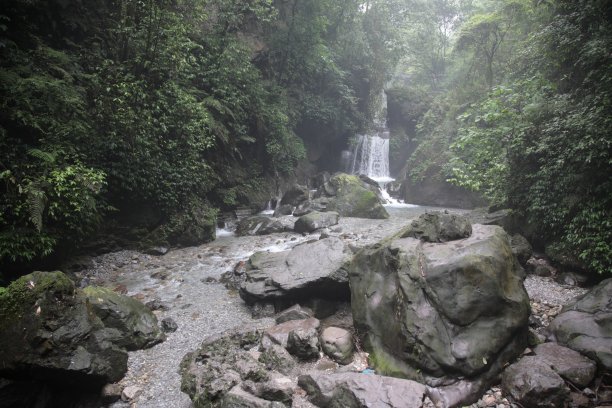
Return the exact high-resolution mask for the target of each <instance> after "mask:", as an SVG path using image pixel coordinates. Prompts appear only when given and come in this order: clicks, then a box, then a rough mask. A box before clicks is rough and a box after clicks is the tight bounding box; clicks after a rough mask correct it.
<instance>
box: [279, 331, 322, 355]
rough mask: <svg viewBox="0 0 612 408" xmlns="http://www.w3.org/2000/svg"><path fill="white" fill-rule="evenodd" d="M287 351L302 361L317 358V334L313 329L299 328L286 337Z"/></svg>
mask: <svg viewBox="0 0 612 408" xmlns="http://www.w3.org/2000/svg"><path fill="white" fill-rule="evenodd" d="M287 351H288V352H289V353H291V354H292V355H294V356H296V357H297V358H299V359H302V360H312V359H316V358H318V357H319V333H318V329H317V328H315V327H303V328H302V327H299V328H296V329H295V330H291V331H290V332H289V336H287Z"/></svg>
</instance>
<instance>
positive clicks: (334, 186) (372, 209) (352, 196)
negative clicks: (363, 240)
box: [319, 174, 389, 219]
mask: <svg viewBox="0 0 612 408" xmlns="http://www.w3.org/2000/svg"><path fill="white" fill-rule="evenodd" d="M377 193H378V189H377V187H373V186H371V185H369V184H367V183H365V182H363V181H362V180H360V179H359V177H357V176H353V175H349V174H336V175H334V176H333V177H332V178H331V179H330V180H329V181H328V182H327V183H325V186H324V187H323V188H322V189H320V192H319V194H325V195H327V196H329V197H330V198H329V202H328V204H327V207H326V210H327V211H336V212H338V213H339V214H340V215H341V216H342V217H357V218H374V219H384V218H389V214H388V213H387V210H385V207H383V205H382V202H381V200H380V198H379V197H378V195H377Z"/></svg>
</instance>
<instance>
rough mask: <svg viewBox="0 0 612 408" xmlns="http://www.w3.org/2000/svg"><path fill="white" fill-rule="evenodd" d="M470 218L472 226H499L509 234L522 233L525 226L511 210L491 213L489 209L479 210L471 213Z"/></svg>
mask: <svg viewBox="0 0 612 408" xmlns="http://www.w3.org/2000/svg"><path fill="white" fill-rule="evenodd" d="M460 208H464V207H460ZM468 218H469V219H470V221H471V222H472V224H482V225H498V226H500V227H502V228H503V229H504V230H506V232H507V233H508V234H517V233H520V231H521V229H522V225H523V223H522V222H521V219H520V217H519V216H518V215H517V214H516V213H515V212H514V211H512V210H510V209H501V210H496V211H489V209H487V208H478V209H475V210H473V211H472V212H470V213H469V214H468Z"/></svg>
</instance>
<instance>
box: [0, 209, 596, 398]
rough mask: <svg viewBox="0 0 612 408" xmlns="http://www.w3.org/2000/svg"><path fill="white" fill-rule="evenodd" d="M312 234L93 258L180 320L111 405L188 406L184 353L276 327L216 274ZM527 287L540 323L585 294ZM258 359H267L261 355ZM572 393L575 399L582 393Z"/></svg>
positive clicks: (408, 214) (554, 286)
mask: <svg viewBox="0 0 612 408" xmlns="http://www.w3.org/2000/svg"><path fill="white" fill-rule="evenodd" d="M427 210H430V209H428V208H426V207H418V208H411V209H402V210H401V211H400V210H396V209H394V208H388V211H389V212H390V213H391V215H392V217H391V218H390V219H387V220H374V219H358V218H341V219H340V221H339V225H338V226H336V227H334V228H331V229H330V232H329V233H330V235H331V236H332V237H337V238H340V239H341V240H342V241H344V242H345V243H346V244H347V245H350V246H351V247H353V248H355V249H359V248H362V247H364V246H366V245H369V244H373V243H376V242H378V241H380V240H381V239H383V238H385V237H387V236H388V235H390V234H395V233H397V232H399V231H400V230H401V229H402V228H403V227H405V226H406V225H407V224H408V223H409V222H410V220H411V219H413V218H414V217H415V216H418V215H419V214H422V213H423V212H425V211H427ZM312 238H313V237H312V236H310V237H309V236H301V235H297V234H295V233H290V232H283V233H275V234H271V235H266V236H257V237H253V236H244V237H232V236H225V235H221V236H218V239H217V240H216V241H215V242H212V243H210V244H207V245H202V246H199V247H192V248H182V249H176V250H170V251H169V252H168V253H167V254H166V255H164V256H161V257H160V256H155V257H153V256H150V255H147V254H142V253H139V252H135V251H120V252H114V253H109V254H106V255H103V256H99V257H96V258H94V259H93V262H92V264H93V265H92V266H91V267H90V268H88V269H86V270H82V271H81V272H80V276H81V277H82V278H84V281H87V282H88V284H96V285H104V286H107V287H112V288H114V287H116V286H118V285H122V286H123V287H125V288H126V289H127V294H128V295H129V296H132V297H135V298H137V299H139V300H141V301H144V302H146V301H150V300H153V299H155V298H159V299H161V300H162V301H163V302H166V304H167V305H168V306H169V310H159V311H156V312H155V313H156V315H157V316H158V318H160V319H162V318H166V317H172V318H173V319H174V320H175V321H176V322H177V324H178V330H177V332H175V333H168V334H167V336H168V338H167V340H166V341H164V342H163V343H160V344H158V345H156V346H154V347H153V348H150V349H146V350H139V351H135V352H130V353H129V355H130V358H129V361H128V372H127V374H126V376H125V377H124V378H123V379H122V380H121V381H120V382H119V383H118V385H119V386H120V387H121V389H123V388H125V387H127V386H136V387H138V388H140V389H142V393H141V394H140V395H139V396H138V397H137V398H136V399H135V400H134V401H131V402H130V403H127V402H121V401H120V402H116V403H115V404H114V405H113V408H126V407H128V406H130V404H134V403H135V404H136V406H137V407H139V408H141V407H144V408H153V407H155V408H171V407H172V408H174V407H178V408H188V407H191V406H192V403H191V401H190V398H189V397H188V396H187V395H186V394H184V393H182V392H181V391H180V376H179V374H178V372H177V369H178V362H180V361H181V359H182V357H183V356H184V355H185V354H186V353H187V352H192V351H193V350H196V349H198V347H199V346H200V345H201V343H202V339H205V338H207V337H208V336H210V335H214V334H216V333H222V332H224V331H226V330H227V329H230V328H232V327H236V326H246V325H249V324H252V323H253V322H258V323H259V324H262V325H264V326H266V325H267V327H272V326H273V325H274V322H273V321H272V319H267V318H266V319H261V320H254V319H253V318H252V314H251V310H250V309H249V308H248V307H247V306H245V304H244V302H243V301H242V300H241V299H240V298H238V296H237V292H236V291H235V290H232V289H230V290H229V291H228V290H227V289H226V288H225V287H224V285H223V284H222V283H220V282H219V278H220V277H221V275H222V274H223V273H225V272H228V271H230V272H231V271H233V269H234V267H235V266H237V265H239V264H240V263H241V262H244V261H246V260H248V258H249V256H250V255H251V254H253V252H255V251H270V252H274V251H282V250H286V249H289V248H291V247H293V246H295V245H297V244H298V243H300V242H304V241H307V240H309V239H312ZM316 238H318V234H316ZM239 269H240V268H239ZM152 275H154V276H152ZM209 279H210V280H209ZM525 287H526V288H527V291H528V292H529V296H530V298H531V301H532V307H533V305H534V304H536V305H540V306H541V309H537V310H535V309H534V314H535V315H536V317H537V318H538V319H541V320H542V322H543V323H542V324H546V322H547V321H549V320H550V317H546V318H544V317H543V315H544V314H545V313H546V314H547V313H549V312H551V311H553V310H556V309H557V308H559V309H560V307H561V306H562V305H564V304H566V303H567V302H568V301H570V300H571V299H572V298H573V297H574V296H576V295H580V294H583V293H584V292H585V291H586V290H585V289H582V288H576V287H566V286H562V285H560V284H558V283H556V282H554V281H553V280H552V279H550V278H541V277H538V276H528V277H527V278H526V280H525ZM309 306H310V305H309ZM349 311H350V309H349ZM553 317H554V316H553ZM327 320H329V321H330V324H331V325H334V326H338V327H343V328H348V327H349V326H347V323H346V321H347V317H346V314H345V312H342V313H340V312H336V315H334V316H331V317H330V318H328V319H322V320H321V330H322V329H324V328H326V327H327V326H328V324H327V322H326V321H327ZM349 320H350V313H349ZM544 329H545V327H543V326H542V325H540V324H539V323H538V327H537V330H538V331H543V330H544ZM278 347H280V346H277V348H276V351H277V353H273V354H272V355H274V356H276V357H275V359H276V360H277V361H278V360H280V359H279V358H277V357H278V356H279V355H280V356H284V358H285V359H284V362H285V363H286V364H287V365H288V366H289V367H288V369H285V370H284V371H285V373H282V372H281V370H280V369H279V368H278V366H276V368H274V367H272V366H271V368H268V367H266V369H268V370H270V369H272V370H275V371H279V372H281V374H283V375H285V376H287V377H290V378H291V379H292V380H294V381H297V375H296V374H295V373H296V371H295V370H296V366H294V367H293V368H291V362H292V361H293V362H294V364H296V363H295V361H297V359H295V357H293V356H291V355H289V354H288V352H286V350H285V349H284V348H280V349H279V348H278ZM271 350H272V349H268V351H264V352H262V354H261V356H262V357H263V356H264V355H268V354H269V353H268V352H269V351H271ZM280 350H284V352H283V351H280ZM281 358H282V357H281ZM287 358H289V359H287ZM264 364H269V363H268V362H267V360H266V363H264ZM299 364H301V366H300V368H299V370H300V371H301V372H307V371H309V370H316V372H317V373H331V372H332V371H334V370H340V369H341V367H339V366H338V364H336V363H335V362H333V361H331V360H330V359H328V358H327V357H325V356H323V357H322V358H321V359H320V360H318V361H316V362H304V363H299ZM346 368H347V369H350V370H355V371H362V370H364V369H365V368H367V359H365V358H364V354H363V353H359V352H358V353H356V354H355V358H354V361H353V362H352V363H351V364H349V365H348V366H347V367H346ZM292 373H293V374H292ZM363 375H370V374H363ZM590 387H591V389H593V390H594V391H592V392H591V394H588V395H589V396H588V398H587V400H588V401H589V404H591V405H590V406H595V405H594V404H595V401H604V399H602V398H603V397H602V396H601V395H602V392H603V390H604V387H600V389H599V390H597V389H596V388H595V387H594V386H593V385H591V386H590ZM587 390H588V389H587ZM0 394H1V393H0ZM595 394H597V395H599V396H600V397H596V396H595ZM577 395H578V397H581V396H584V395H586V394H582V393H578V394H577ZM257 398H259V397H257ZM598 398H599V399H598ZM512 404H513V403H512V402H511V401H510V399H509V397H508V396H507V395H503V394H502V391H501V388H500V386H499V385H495V386H493V387H492V388H490V389H489V390H486V391H484V392H483V393H482V397H481V398H480V400H479V401H478V402H476V403H474V404H473V405H470V407H471V408H482V407H486V406H496V407H498V408H501V407H511V406H513V407H515V408H516V407H518V405H512ZM97 406H100V405H97ZM292 406H293V407H300V408H301V407H313V405H312V404H311V403H309V402H308V401H306V395H305V393H304V392H303V391H301V390H300V389H299V388H298V389H297V390H296V391H295V393H294V398H293V403H292ZM423 406H425V407H428V408H432V407H433V403H432V402H431V401H430V400H429V399H428V398H425V401H424V402H423Z"/></svg>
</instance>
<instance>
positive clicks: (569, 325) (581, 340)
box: [548, 279, 612, 370]
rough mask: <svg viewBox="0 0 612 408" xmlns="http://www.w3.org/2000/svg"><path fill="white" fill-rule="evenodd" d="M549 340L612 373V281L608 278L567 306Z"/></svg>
mask: <svg viewBox="0 0 612 408" xmlns="http://www.w3.org/2000/svg"><path fill="white" fill-rule="evenodd" d="M548 329H549V333H550V335H549V340H551V341H556V342H558V343H560V344H563V345H565V346H567V347H569V348H571V349H573V350H576V351H578V352H579V353H581V354H584V355H585V356H587V357H589V358H590V359H592V360H595V361H596V362H597V364H599V365H600V366H601V367H602V368H604V369H606V370H612V279H606V280H604V281H603V282H601V283H600V284H599V285H597V286H595V287H594V288H593V289H591V291H590V292H588V293H586V294H585V295H583V296H582V297H580V298H579V299H578V300H577V301H576V302H575V303H573V304H571V305H568V306H565V307H564V308H563V309H562V311H561V313H560V314H559V315H558V316H557V317H556V318H555V319H554V320H553V321H552V322H551V324H550V326H549V327H548Z"/></svg>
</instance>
